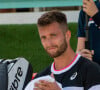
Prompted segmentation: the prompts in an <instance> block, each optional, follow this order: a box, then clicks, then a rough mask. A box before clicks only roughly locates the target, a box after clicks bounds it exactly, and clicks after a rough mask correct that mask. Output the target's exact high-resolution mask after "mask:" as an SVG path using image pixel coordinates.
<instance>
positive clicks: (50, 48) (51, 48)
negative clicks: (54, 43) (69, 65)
mask: <svg viewBox="0 0 100 90" xmlns="http://www.w3.org/2000/svg"><path fill="white" fill-rule="evenodd" d="M55 48H56V47H49V48H48V50H53V49H55Z"/></svg>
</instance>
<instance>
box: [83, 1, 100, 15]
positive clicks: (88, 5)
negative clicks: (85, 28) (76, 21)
mask: <svg viewBox="0 0 100 90" xmlns="http://www.w3.org/2000/svg"><path fill="white" fill-rule="evenodd" d="M83 11H84V12H85V13H87V14H88V15H89V16H90V17H93V16H94V15H95V14H96V13H97V12H99V10H98V8H97V7H96V5H95V3H94V1H93V0H83Z"/></svg>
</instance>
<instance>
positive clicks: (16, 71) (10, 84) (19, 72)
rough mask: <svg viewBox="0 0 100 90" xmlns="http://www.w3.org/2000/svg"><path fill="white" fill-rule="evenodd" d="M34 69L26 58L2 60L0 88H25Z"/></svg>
mask: <svg viewBox="0 0 100 90" xmlns="http://www.w3.org/2000/svg"><path fill="white" fill-rule="evenodd" d="M32 73H33V69H32V66H31V64H30V63H29V62H28V61H27V60H26V59H25V58H15V59H5V60H4V59H1V60H0V90H24V88H25V86H26V85H27V84H28V82H29V81H30V80H31V79H32Z"/></svg>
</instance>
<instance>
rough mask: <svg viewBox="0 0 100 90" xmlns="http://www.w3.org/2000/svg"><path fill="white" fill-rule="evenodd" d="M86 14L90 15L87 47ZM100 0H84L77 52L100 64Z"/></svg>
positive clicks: (80, 15)
mask: <svg viewBox="0 0 100 90" xmlns="http://www.w3.org/2000/svg"><path fill="white" fill-rule="evenodd" d="M86 14H87V15H88V27H89V31H88V32H89V47H90V50H88V49H85V41H86V37H85V36H86V30H85V29H86V28H85V27H86V19H85V17H86ZM99 39H100V0H99V1H98V2H96V4H95V2H94V1H93V0H83V10H81V11H80V14H79V22H78V44H77V52H79V53H80V54H81V55H82V56H84V57H86V58H88V59H90V60H93V61H95V62H97V63H98V64H100V40H99ZM91 50H92V51H91Z"/></svg>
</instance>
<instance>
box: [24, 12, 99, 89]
mask: <svg viewBox="0 0 100 90" xmlns="http://www.w3.org/2000/svg"><path fill="white" fill-rule="evenodd" d="M37 26H38V31H39V35H40V39H41V42H42V45H43V47H44V49H45V50H46V52H47V53H48V54H49V55H50V56H51V57H52V58H53V59H54V62H53V63H52V64H51V65H50V66H49V67H47V68H46V69H45V70H43V71H42V72H41V73H38V74H37V75H36V77H35V79H34V80H33V81H31V82H30V83H29V84H28V86H27V87H26V89H25V90H62V89H63V90H99V89H100V67H99V66H98V65H97V64H95V63H93V62H91V61H89V60H87V59H85V58H83V57H81V56H80V55H79V54H75V53H74V51H73V50H72V48H71V46H70V38H71V32H70V31H69V29H68V26H67V20H66V16H65V14H63V13H61V12H58V11H51V12H47V13H45V14H43V15H42V16H41V17H40V18H39V20H38V25H37ZM48 75H49V76H52V77H53V78H54V79H55V80H54V81H51V80H52V79H51V80H50V77H49V76H48ZM95 76H96V77H95ZM46 77H47V78H46ZM39 78H41V79H40V80H39ZM43 78H44V79H43ZM33 85H34V87H33Z"/></svg>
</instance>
